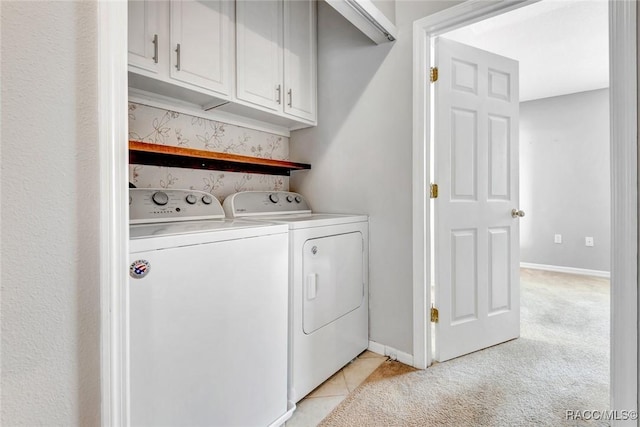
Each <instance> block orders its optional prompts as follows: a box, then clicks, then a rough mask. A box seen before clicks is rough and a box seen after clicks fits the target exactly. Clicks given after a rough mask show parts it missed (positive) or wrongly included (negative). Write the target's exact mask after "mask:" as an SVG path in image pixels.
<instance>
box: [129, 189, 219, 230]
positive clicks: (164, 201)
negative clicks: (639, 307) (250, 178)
mask: <svg viewBox="0 0 640 427" xmlns="http://www.w3.org/2000/svg"><path fill="white" fill-rule="evenodd" d="M224 217H225V216H224V210H223V209H222V205H221V204H220V201H219V200H218V199H217V198H215V197H214V196H212V195H211V194H209V193H206V192H204V191H197V190H174V189H165V188H130V189H129V223H130V224H147V223H153V222H171V221H190V220H202V219H224Z"/></svg>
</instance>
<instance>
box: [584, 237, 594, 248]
mask: <svg viewBox="0 0 640 427" xmlns="http://www.w3.org/2000/svg"><path fill="white" fill-rule="evenodd" d="M584 244H585V246H593V237H585V238H584Z"/></svg>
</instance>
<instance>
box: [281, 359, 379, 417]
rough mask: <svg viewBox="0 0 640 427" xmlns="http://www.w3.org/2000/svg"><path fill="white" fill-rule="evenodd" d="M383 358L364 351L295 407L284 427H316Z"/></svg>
mask: <svg viewBox="0 0 640 427" xmlns="http://www.w3.org/2000/svg"><path fill="white" fill-rule="evenodd" d="M385 360H387V357H386V356H382V355H380V354H377V353H374V352H372V351H369V350H365V351H364V353H362V354H360V356H358V357H357V358H355V359H354V360H353V361H351V362H350V363H349V364H348V365H347V366H345V367H344V368H342V369H341V370H340V371H338V372H337V373H336V374H335V375H334V376H332V377H331V378H329V379H328V380H327V381H325V382H324V383H322V384H321V385H320V386H318V388H316V389H315V390H313V391H312V392H311V393H309V394H308V395H307V396H306V397H305V398H304V399H302V400H301V401H300V402H298V404H297V408H296V410H295V412H294V413H293V416H292V417H291V418H290V419H289V421H287V422H286V424H285V426H286V427H315V426H317V425H318V424H319V423H320V421H322V419H323V418H324V417H326V416H327V415H329V413H330V412H331V411H332V410H333V408H335V407H336V406H338V404H339V403H340V402H342V401H343V400H344V399H345V398H346V397H347V396H348V395H349V393H351V392H352V391H353V390H354V389H355V388H356V387H358V386H359V385H360V384H361V383H362V382H363V381H364V380H365V379H366V378H367V377H368V376H369V375H371V373H373V371H375V370H376V368H377V367H378V366H380V365H381V364H382V362H384V361H385Z"/></svg>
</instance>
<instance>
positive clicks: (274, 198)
mask: <svg viewBox="0 0 640 427" xmlns="http://www.w3.org/2000/svg"><path fill="white" fill-rule="evenodd" d="M269 200H271V203H278V202H279V201H280V197H278V195H277V194H276V193H271V194H269Z"/></svg>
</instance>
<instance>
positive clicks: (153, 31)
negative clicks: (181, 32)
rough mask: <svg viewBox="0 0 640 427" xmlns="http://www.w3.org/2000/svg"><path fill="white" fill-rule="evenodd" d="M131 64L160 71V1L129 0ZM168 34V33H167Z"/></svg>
mask: <svg viewBox="0 0 640 427" xmlns="http://www.w3.org/2000/svg"><path fill="white" fill-rule="evenodd" d="M128 6H129V22H128V24H129V34H128V35H129V65H132V66H134V67H138V68H142V69H144V70H148V71H152V72H156V73H157V72H158V62H159V56H158V55H159V49H158V43H159V41H158V40H159V37H160V36H161V35H160V34H158V31H159V30H160V28H159V27H160V26H159V24H158V20H159V15H158V3H157V2H155V1H129V3H128ZM165 35H166V34H165Z"/></svg>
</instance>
